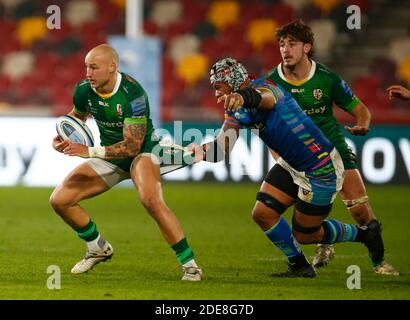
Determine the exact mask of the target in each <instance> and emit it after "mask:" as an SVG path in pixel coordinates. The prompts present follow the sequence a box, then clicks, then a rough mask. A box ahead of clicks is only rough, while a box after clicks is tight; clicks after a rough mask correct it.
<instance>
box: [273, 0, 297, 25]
mask: <svg viewBox="0 0 410 320" xmlns="http://www.w3.org/2000/svg"><path fill="white" fill-rule="evenodd" d="M271 12H272V14H271V17H272V19H274V20H275V21H276V22H278V24H279V25H284V24H286V23H289V22H291V21H292V20H293V14H294V9H293V7H292V6H291V5H289V4H286V3H281V2H279V3H276V4H274V5H273V7H272V9H271Z"/></svg>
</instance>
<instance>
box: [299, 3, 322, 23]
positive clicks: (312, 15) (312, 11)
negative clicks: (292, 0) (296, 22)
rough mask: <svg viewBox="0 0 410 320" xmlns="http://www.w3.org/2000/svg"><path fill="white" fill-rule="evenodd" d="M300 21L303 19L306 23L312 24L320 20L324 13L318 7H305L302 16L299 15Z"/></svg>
mask: <svg viewBox="0 0 410 320" xmlns="http://www.w3.org/2000/svg"><path fill="white" fill-rule="evenodd" d="M297 16H298V18H299V19H302V20H303V21H304V22H306V23H310V22H311V21H312V20H318V19H320V18H321V16H322V12H321V11H320V9H319V8H318V7H315V6H307V7H304V8H303V9H302V11H301V13H300V14H298V15H297Z"/></svg>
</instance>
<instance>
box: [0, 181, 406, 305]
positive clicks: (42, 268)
mask: <svg viewBox="0 0 410 320" xmlns="http://www.w3.org/2000/svg"><path fill="white" fill-rule="evenodd" d="M257 190H258V185H257V184H250V183H249V184H199V183H198V184H176V183H167V182H164V194H165V198H166V200H167V202H168V205H169V206H170V207H171V208H172V209H173V210H174V211H175V212H176V214H177V215H178V216H179V218H180V221H181V223H182V226H183V228H184V230H185V232H186V235H187V237H188V241H189V242H190V244H191V245H192V247H193V249H194V252H195V255H196V261H197V262H198V263H199V264H200V266H201V267H202V268H203V271H204V277H205V280H204V281H203V282H199V283H186V282H182V281H180V278H181V275H182V274H181V271H180V268H179V265H178V263H177V260H176V257H175V256H174V253H173V252H172V250H171V249H170V247H169V246H168V245H167V244H166V242H165V241H164V240H163V238H162V236H161V234H160V232H159V229H158V228H157V226H156V224H155V222H154V221H153V220H152V218H150V217H149V216H148V214H147V213H146V212H145V211H144V209H143V207H142V206H141V205H140V204H139V202H138V198H137V194H136V192H135V191H134V190H133V189H128V188H117V189H114V190H111V191H109V192H107V193H106V194H103V195H100V196H99V197H97V198H95V199H91V200H87V201H85V202H84V203H83V206H84V207H85V208H86V209H87V210H88V211H89V212H90V213H91V215H92V218H93V220H94V221H95V222H96V224H97V226H98V229H99V230H100V231H101V232H102V234H103V236H104V237H105V238H106V239H108V240H109V241H110V242H111V243H112V245H113V247H114V252H115V253H114V257H113V259H112V260H111V261H109V262H105V263H101V264H99V265H97V266H96V267H95V268H94V269H92V270H91V271H90V272H89V273H88V274H83V275H71V274H70V269H71V267H72V266H73V265H74V264H75V263H76V262H78V261H79V260H81V259H82V258H83V255H84V254H85V245H84V243H83V242H82V241H81V240H80V239H79V238H78V237H77V236H76V234H75V233H74V232H73V231H72V230H71V229H70V228H69V227H68V226H67V225H66V224H65V223H63V221H62V220H61V219H60V218H59V217H58V216H57V215H56V214H54V213H53V211H52V209H51V207H50V206H49V204H48V197H49V195H50V193H51V189H25V188H1V189H0V195H1V197H0V198H1V202H0V209H1V210H0V212H1V218H0V230H1V235H0V256H1V263H0V283H1V288H2V290H0V299H138V300H142V299H152V300H162V299H176V300H179V299H181V300H183V299H194V300H201V299H207V300H208V299H211V300H212V299H233V300H241V299H259V300H278V299H348V300H350V299H410V291H409V290H408V289H409V286H410V253H409V252H410V251H409V247H408V246H409V243H410V231H409V230H410V219H409V216H408V214H409V209H408V208H409V205H410V200H409V195H410V187H408V186H407V187H405V186H402V187H398V186H397V187H385V186H383V187H369V188H368V193H369V196H370V199H371V202H372V205H373V208H374V210H375V212H376V213H377V215H378V217H379V219H380V220H381V221H382V222H383V225H384V233H383V234H384V239H385V246H386V258H387V260H388V261H390V262H391V263H392V264H394V266H396V267H397V268H398V269H399V270H400V271H401V272H402V275H401V276H399V277H388V276H380V275H376V274H374V273H373V271H372V270H371V267H370V264H369V261H368V257H367V251H366V249H365V247H364V246H362V245H359V244H346V243H344V244H339V245H336V246H335V248H336V258H335V259H334V260H333V262H332V264H331V265H330V266H329V267H327V268H325V269H319V270H318V277H317V278H316V279H276V278H272V277H270V274H271V273H273V272H278V271H283V270H284V269H285V268H286V260H285V258H284V257H283V256H282V254H281V253H280V252H279V250H277V249H276V248H275V247H274V246H273V245H272V244H271V243H270V242H269V241H268V239H267V238H266V237H265V235H264V234H263V233H262V232H261V231H260V230H259V228H258V226H257V225H256V224H255V223H254V222H253V220H252V218H251V215H250V213H251V210H252V207H253V205H254V199H255V193H256V191H257ZM290 214H291V213H290V211H288V212H286V213H285V217H286V218H287V219H288V221H289V219H290ZM332 217H335V218H338V219H341V220H344V221H346V222H352V219H351V218H350V216H348V214H347V211H346V210H345V208H344V207H343V205H342V203H341V201H340V200H337V201H336V205H335V208H334V211H333V213H332ZM302 248H303V249H304V250H305V252H306V254H307V256H309V257H310V259H311V258H312V256H313V254H314V246H312V245H308V246H306V245H305V246H303V247H302ZM50 265H56V266H58V267H59V268H60V270H61V289H55V290H50V289H48V288H47V279H48V278H49V277H50V276H52V275H55V274H51V273H47V268H48V267H49V266H50ZM349 265H357V266H359V267H360V270H361V289H359V290H357V289H356V290H349V289H348V288H347V286H346V281H347V278H348V277H349V276H350V274H348V273H347V272H346V269H347V267H348V266H349Z"/></svg>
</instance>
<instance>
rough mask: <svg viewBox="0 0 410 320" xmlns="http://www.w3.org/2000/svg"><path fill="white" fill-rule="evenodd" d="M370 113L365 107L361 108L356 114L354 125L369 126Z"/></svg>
mask: <svg viewBox="0 0 410 320" xmlns="http://www.w3.org/2000/svg"><path fill="white" fill-rule="evenodd" d="M371 119H372V115H371V113H370V111H369V109H367V108H366V107H364V108H361V110H360V112H359V113H358V114H357V115H356V125H357V126H360V127H365V128H368V127H369V126H370V121H371Z"/></svg>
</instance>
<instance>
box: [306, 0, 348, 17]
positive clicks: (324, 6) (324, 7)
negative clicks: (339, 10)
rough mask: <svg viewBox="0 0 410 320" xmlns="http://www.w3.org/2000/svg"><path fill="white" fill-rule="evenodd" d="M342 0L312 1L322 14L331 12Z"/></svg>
mask: <svg viewBox="0 0 410 320" xmlns="http://www.w3.org/2000/svg"><path fill="white" fill-rule="evenodd" d="M341 2H342V0H313V4H314V5H315V6H316V7H318V8H319V9H320V10H321V11H322V12H323V13H324V14H328V13H329V12H331V11H332V10H333V9H334V8H335V7H336V6H337V5H339V4H340V3H341Z"/></svg>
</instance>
